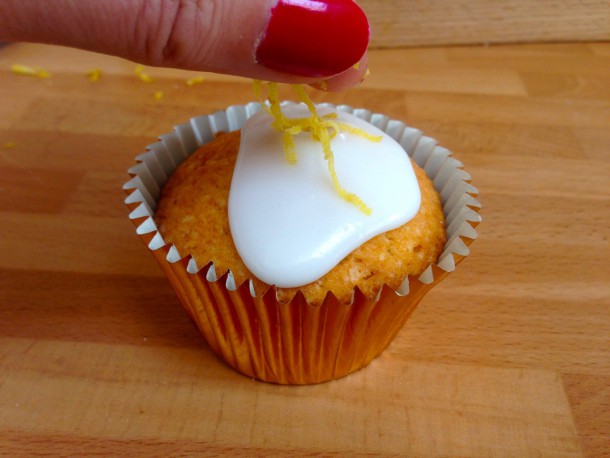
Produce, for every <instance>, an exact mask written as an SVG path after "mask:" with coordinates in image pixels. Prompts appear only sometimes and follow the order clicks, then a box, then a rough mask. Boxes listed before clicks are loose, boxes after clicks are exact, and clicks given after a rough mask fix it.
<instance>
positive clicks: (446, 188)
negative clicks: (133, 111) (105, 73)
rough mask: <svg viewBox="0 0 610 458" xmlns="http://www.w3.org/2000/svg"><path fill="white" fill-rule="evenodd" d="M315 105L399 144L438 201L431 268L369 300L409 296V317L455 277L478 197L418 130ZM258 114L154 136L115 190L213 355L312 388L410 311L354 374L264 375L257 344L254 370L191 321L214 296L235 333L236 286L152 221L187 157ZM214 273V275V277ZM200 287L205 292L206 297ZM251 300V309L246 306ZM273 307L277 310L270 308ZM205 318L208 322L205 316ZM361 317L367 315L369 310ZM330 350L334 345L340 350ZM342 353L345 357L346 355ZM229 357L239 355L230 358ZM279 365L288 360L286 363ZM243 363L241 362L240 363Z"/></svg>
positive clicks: (455, 164) (239, 347)
mask: <svg viewBox="0 0 610 458" xmlns="http://www.w3.org/2000/svg"><path fill="white" fill-rule="evenodd" d="M285 103H292V102H285ZM320 106H321V107H330V108H336V109H337V110H339V111H345V112H348V113H351V114H353V115H355V116H357V117H359V118H362V119H364V120H365V121H368V122H370V123H371V124H373V125H375V126H376V127H378V128H379V129H381V130H383V131H385V132H386V133H387V134H388V135H390V136H391V137H392V138H394V139H395V140H396V141H397V142H398V143H400V145H401V146H402V147H403V148H404V150H405V151H406V153H407V154H408V155H409V156H410V157H411V158H412V159H413V160H414V161H415V162H416V163H417V164H418V165H419V166H420V167H422V168H423V169H424V170H425V171H426V173H427V174H428V176H429V177H430V178H431V179H432V181H433V182H434V186H435V188H436V190H437V191H438V192H439V194H440V196H441V201H442V205H443V211H444V214H445V219H446V230H447V242H446V243H445V246H444V249H443V252H442V254H441V255H440V256H439V259H438V261H437V263H436V264H433V265H431V266H429V267H428V269H426V271H424V272H423V273H422V274H421V275H420V276H419V277H418V278H416V279H413V278H409V277H407V278H405V279H404V281H403V282H402V285H401V286H400V288H399V289H398V290H397V291H394V292H391V291H390V292H389V291H388V290H391V288H387V287H384V288H383V289H382V290H381V291H380V292H379V295H378V298H377V299H379V298H380V297H381V296H384V298H383V299H384V300H385V301H386V302H387V303H391V302H392V301H393V299H392V297H391V295H392V294H394V295H395V296H396V297H404V296H408V295H409V294H410V293H411V296H413V297H412V298H410V301H409V303H405V307H407V308H409V309H410V310H411V311H412V309H414V308H415V305H416V304H417V302H418V301H419V299H421V297H422V296H423V295H424V294H425V293H426V292H427V290H428V289H429V288H430V287H432V285H433V284H435V282H438V281H440V279H442V278H443V277H444V276H445V275H447V274H448V273H449V272H452V271H453V270H455V267H456V265H457V263H458V262H460V261H461V260H462V259H463V258H464V257H466V256H468V254H469V248H468V245H469V244H470V242H472V241H473V240H474V239H475V238H476V237H477V233H476V230H475V227H476V225H477V224H478V223H479V222H480V221H481V217H480V216H479V214H478V213H477V209H478V208H480V207H481V205H480V204H479V202H478V201H477V200H476V199H475V197H474V196H476V195H477V193H478V191H477V189H476V188H475V187H473V186H472V185H471V184H470V183H469V181H470V175H469V174H468V173H466V172H465V171H464V170H463V169H462V164H461V163H460V162H459V161H458V160H456V159H454V158H453V157H451V153H450V152H449V151H448V150H447V149H445V148H443V147H440V146H438V145H437V142H436V140H434V139H432V138H430V137H426V136H424V135H423V134H422V132H421V131H420V130H418V129H414V128H412V127H409V126H407V125H405V124H404V123H403V122H401V121H398V120H394V119H390V118H388V117H387V116H385V115H382V114H378V113H371V112H370V111H369V110H366V109H361V108H356V109H354V108H351V107H349V106H347V105H338V106H335V105H331V104H321V105H320ZM260 109H261V106H260V104H259V103H258V102H251V103H249V104H247V105H238V106H231V107H229V108H227V109H226V110H224V111H218V112H216V113H213V114H211V115H204V116H199V117H196V118H192V119H191V120H190V121H189V122H187V123H185V124H180V125H178V126H176V127H175V128H174V130H173V131H172V132H171V133H168V134H164V135H162V136H160V139H159V141H158V142H156V143H154V144H152V145H149V146H148V147H147V152H145V153H142V154H140V155H139V156H137V158H136V160H137V164H136V165H135V166H133V167H131V168H130V169H129V171H128V172H129V174H130V175H131V177H132V178H131V179H130V180H129V181H128V182H127V183H125V185H124V186H123V188H124V189H125V191H126V192H127V193H128V196H127V198H126V199H125V203H126V204H127V205H128V207H129V208H130V209H131V213H130V215H129V218H130V219H131V220H132V221H133V222H134V224H135V225H136V233H137V234H138V235H139V236H140V237H141V238H142V239H143V240H144V241H145V243H147V244H148V247H149V249H150V250H151V251H152V252H153V254H154V255H155V258H157V260H158V261H159V262H160V264H161V267H162V268H163V269H164V271H165V272H166V274H167V275H168V277H169V278H170V282H171V283H172V285H173V286H174V288H175V289H176V292H177V294H178V296H179V297H180V299H181V301H182V302H183V305H185V308H186V309H187V312H188V313H189V314H190V315H191V317H193V319H194V320H195V321H196V322H197V324H198V326H199V327H200V329H201V330H202V332H203V333H204V335H206V338H207V339H208V341H212V342H209V343H210V345H211V346H212V348H213V349H214V351H216V353H218V354H219V355H220V356H221V357H223V358H224V359H225V361H227V362H228V363H229V364H230V365H232V366H233V367H235V368H236V369H237V370H240V371H241V372H243V373H246V374H248V375H252V376H255V377H257V378H260V379H262V380H269V381H274V382H279V383H314V382H319V381H323V380H326V379H329V378H335V377H338V376H342V375H345V374H346V373H348V372H350V371H352V370H355V369H358V368H359V367H361V365H362V364H366V363H368V361H370V359H372V358H373V357H374V356H377V354H378V353H379V352H380V351H381V350H382V349H383V348H385V345H387V344H388V343H389V341H391V339H392V338H393V336H394V335H395V334H396V333H397V332H398V330H399V329H400V327H402V325H403V324H404V321H406V319H407V317H408V315H410V311H409V312H405V314H404V316H402V317H400V319H397V322H396V323H395V324H391V325H388V326H386V327H391V328H394V330H393V331H392V332H388V333H387V337H386V338H385V339H386V340H387V341H386V342H385V343H384V344H383V345H381V346H379V345H375V349H374V350H372V349H370V350H364V349H363V350H362V351H363V352H365V351H366V352H368V353H367V355H361V359H362V361H364V362H362V363H358V365H356V366H354V367H349V365H348V366H346V367H345V368H341V369H340V370H335V371H333V372H332V373H329V374H330V375H329V374H322V375H320V377H317V378H316V377H314V376H312V377H309V375H308V374H304V373H303V364H305V363H304V362H303V361H302V359H303V358H304V357H303V356H301V360H300V361H298V362H297V363H295V362H294V361H293V362H290V361H289V364H284V365H281V367H280V368H268V367H267V366H269V365H271V363H270V362H269V361H266V360H264V355H263V356H261V354H260V353H261V352H262V350H261V348H259V347H261V345H262V344H261V343H260V342H254V340H256V338H255V337H249V340H250V342H248V345H249V346H250V348H251V349H252V350H253V353H259V354H257V355H255V356H253V357H252V358H253V359H254V363H253V362H251V361H247V360H248V358H246V357H244V355H243V353H244V349H243V342H237V343H235V345H233V344H231V342H228V343H227V342H225V341H226V340H227V337H226V336H222V335H219V334H221V333H220V332H218V331H217V330H216V329H215V328H214V322H216V321H217V320H218V317H210V316H208V317H204V319H203V322H202V321H201V320H198V319H197V316H196V315H197V314H202V315H204V312H203V311H202V310H200V309H201V307H199V306H197V303H198V302H199V301H200V300H201V298H200V297H198V295H203V296H206V297H208V296H209V295H210V294H214V295H218V296H217V297H216V299H214V301H217V302H218V304H220V305H219V306H218V307H219V310H220V311H219V312H218V314H219V315H222V314H225V315H231V316H229V318H228V319H229V320H230V321H231V320H232V321H233V322H235V323H237V327H238V328H239V329H238V331H239V333H240V334H243V332H242V329H241V328H242V326H241V324H239V319H237V318H235V317H234V316H232V315H234V314H235V312H234V311H226V310H224V309H226V308H227V305H226V304H225V299H226V297H225V296H226V295H227V294H232V293H234V295H235V297H233V298H229V299H228V302H227V303H228V304H230V305H229V306H228V307H232V306H233V305H235V304H234V302H235V301H237V302H239V303H242V302H245V301H246V300H247V298H246V299H244V298H243V297H242V296H241V294H242V288H239V290H238V288H237V287H238V286H239V285H236V284H235V281H234V279H233V276H232V275H231V274H230V273H229V274H228V275H223V276H221V277H219V276H218V275H217V273H216V271H215V269H214V265H213V264H212V265H207V266H201V265H197V263H196V262H195V260H194V259H192V258H191V257H190V256H189V254H188V253H179V252H178V249H177V248H176V247H175V246H174V245H168V244H166V242H165V241H164V239H163V236H162V235H161V234H160V233H159V231H158V228H157V226H156V224H155V222H154V220H153V214H154V211H155V209H156V205H157V199H158V198H159V196H160V193H161V189H162V188H163V186H164V184H165V182H166V181H167V179H168V177H169V176H170V175H171V174H172V173H173V171H174V170H175V168H176V167H177V166H178V165H179V164H180V163H181V162H182V161H183V160H184V159H185V158H186V157H188V155H190V154H191V153H193V152H194V151H196V150H197V148H198V147H200V146H201V145H203V144H205V143H207V142H209V141H210V140H212V139H213V137H214V136H215V134H216V133H218V132H228V131H233V130H238V129H240V128H241V126H242V125H243V124H244V122H245V121H246V120H247V119H248V118H249V117H250V116H252V115H253V114H254V113H256V112H257V111H259V110H260ZM160 254H162V255H163V256H164V257H165V260H166V261H167V262H168V263H169V265H170V267H168V266H167V265H163V263H162V261H163V260H162V259H161V260H160V258H159V255H160ZM180 263H182V264H183V265H184V268H176V266H177V265H178V264H180ZM172 266H173V267H172ZM202 268H205V269H207V270H206V271H204V274H205V277H204V281H207V282H208V284H207V285H203V286H202V285H201V283H198V282H201V276H200V274H199V273H200V269H202ZM219 274H220V275H222V273H219ZM188 276H192V277H193V278H192V279H191V280H189V279H188ZM184 277H186V278H184ZM219 278H220V279H223V278H224V284H222V285H219V283H220V282H218V280H219ZM193 285H194V286H193ZM222 287H224V288H226V291H225V292H223V290H222ZM208 288H209V289H210V291H212V293H210V292H209V291H207V289H208ZM219 288H220V289H219ZM204 290H205V291H204ZM245 291H246V294H248V293H249V294H250V296H251V299H250V300H247V302H248V304H245V307H249V306H250V305H251V303H256V304H259V307H263V308H264V307H265V305H260V304H267V302H268V301H267V302H265V301H266V298H265V297H263V298H256V297H255V293H254V289H253V287H252V284H251V282H250V284H249V288H248V289H246V290H245ZM392 291H393V290H392ZM354 292H355V294H354V295H353V299H352V301H354V297H355V298H356V299H357V301H359V303H364V302H365V300H364V297H362V294H361V293H359V292H358V291H357V289H355V290H354ZM219 298H220V299H219ZM252 298H253V299H252ZM327 299H328V298H327ZM377 299H376V300H377ZM253 300H254V302H252V301H253ZM276 301H277V298H276ZM293 301H296V303H300V302H299V301H300V298H295V299H294V300H293ZM325 302H327V301H325ZM411 302H412V303H411ZM189 304H190V305H189ZM193 304H195V305H193ZM249 304H250V305H249ZM291 304H292V302H291ZM367 304H368V305H367V307H370V310H374V307H375V305H376V304H375V301H372V302H371V301H367ZM242 305H244V304H242ZM275 305H276V306H277V305H278V304H275ZM215 306H216V305H215ZM299 306H300V305H299ZM195 309H196V310H195ZM221 309H222V310H221ZM205 313H207V314H208V315H209V313H210V312H205ZM257 313H258V312H257ZM282 313H283V312H282ZM340 313H343V312H340ZM367 313H371V312H370V311H369V312H367ZM353 314H354V313H353ZM288 316H290V315H288ZM248 319H250V320H251V319H252V318H248V317H245V318H243V319H242V320H245V321H246V322H247V321H248ZM348 319H352V318H348ZM215 320H216V321H215ZM358 320H361V318H358ZM365 325H366V324H363V326H365ZM363 329H364V327H363ZM259 332H260V330H259ZM242 337H243V336H242ZM261 339H264V338H261V337H260V335H259V337H258V340H261ZM214 340H218V342H219V343H214V342H213V341H214ZM352 343H353V342H352ZM269 345H270V347H273V345H271V344H269ZM283 345H284V346H285V345H289V346H290V344H286V343H285V342H284V344H282V342H280V343H279V344H278V345H276V346H279V348H280V350H277V349H276V348H275V347H274V349H273V350H266V351H267V352H276V353H277V352H278V351H280V352H282V351H283V350H281V347H282V346H283ZM337 345H338V346H341V345H340V344H337ZM356 346H358V345H356ZM255 347H256V348H255ZM380 349H381V350H380ZM324 351H326V350H324ZM342 351H343V352H344V353H345V350H342ZM349 351H350V352H352V350H349ZM236 352H237V353H240V354H236ZM353 352H354V354H355V352H356V350H353ZM371 352H374V353H375V354H372V353H371ZM369 353H370V354H369ZM305 355H306V356H305V357H309V356H307V355H308V353H305ZM277 356H278V355H277V354H276V355H275V356H273V357H272V358H271V360H273V359H274V358H276V357H277ZM280 356H281V355H280ZM261 358H263V360H262V361H260V359H261ZM354 358H355V357H354ZM280 359H282V358H280ZM284 359H287V360H289V359H290V358H284ZM243 361H246V362H245V363H244V362H243ZM272 362H273V361H272ZM257 363H258V366H257V367H253V364H254V365H256V364H257ZM295 364H296V366H299V364H300V366H299V367H300V369H299V372H298V373H296V372H295V373H290V372H291V370H292V367H293V366H294V365H295ZM295 370H296V369H295Z"/></svg>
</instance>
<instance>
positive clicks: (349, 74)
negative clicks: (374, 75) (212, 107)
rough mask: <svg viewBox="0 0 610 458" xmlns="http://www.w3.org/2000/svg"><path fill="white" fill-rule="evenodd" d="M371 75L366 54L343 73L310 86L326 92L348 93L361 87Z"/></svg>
mask: <svg viewBox="0 0 610 458" xmlns="http://www.w3.org/2000/svg"><path fill="white" fill-rule="evenodd" d="M368 74H369V67H368V56H367V54H366V53H365V54H364V55H363V56H362V58H361V59H360V61H358V62H357V63H356V64H354V65H353V66H351V67H350V68H348V69H347V70H345V71H344V72H343V73H339V74H338V75H335V76H332V77H330V78H327V79H325V80H322V81H317V82H315V83H310V86H312V87H314V88H316V89H318V90H321V91H324V92H340V91H346V90H348V89H351V88H353V87H356V86H358V85H360V84H361V83H362V82H363V81H364V79H365V78H366V76H367V75H368Z"/></svg>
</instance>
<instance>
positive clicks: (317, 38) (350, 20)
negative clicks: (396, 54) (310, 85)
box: [256, 0, 369, 77]
mask: <svg viewBox="0 0 610 458" xmlns="http://www.w3.org/2000/svg"><path fill="white" fill-rule="evenodd" d="M368 43H369V23H368V20H367V18H366V15H365V14H364V12H363V11H362V10H361V9H360V7H359V6H358V5H357V4H356V3H355V2H354V1H353V0H279V1H278V3H277V5H276V6H275V7H273V9H272V10H271V19H270V20H269V24H268V25H267V29H266V30H265V32H263V35H262V37H261V41H260V43H259V45H258V47H257V49H256V60H257V62H258V63H260V64H262V65H264V66H266V67H269V68H272V69H274V70H278V71H281V72H286V73H292V74H295V75H300V76H308V77H328V76H332V75H336V74H338V73H341V72H343V71H344V70H347V69H348V68H349V67H351V66H352V65H354V64H355V63H356V62H358V61H359V60H360V58H361V57H362V56H363V54H364V52H365V51H366V48H367V46H368Z"/></svg>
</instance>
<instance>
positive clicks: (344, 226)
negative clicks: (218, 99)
mask: <svg viewBox="0 0 610 458" xmlns="http://www.w3.org/2000/svg"><path fill="white" fill-rule="evenodd" d="M282 113H283V116H286V117H287V118H288V119H290V120H297V119H307V118H308V116H310V111H309V109H308V107H307V106H306V105H305V104H299V105H290V106H286V107H283V108H282ZM317 115H318V116H319V117H320V118H322V119H332V120H333V122H332V124H333V125H334V126H336V127H335V128H336V129H337V128H338V129H339V130H338V132H334V134H335V135H334V136H333V138H332V139H331V140H330V146H331V148H332V157H330V158H329V157H328V155H325V154H324V153H323V147H322V145H321V144H320V142H318V141H314V140H313V139H312V134H311V132H300V133H298V134H297V135H294V136H293V138H292V145H293V151H294V152H296V155H295V156H294V157H293V158H292V160H291V161H290V160H287V159H286V158H285V155H284V149H285V134H283V133H282V132H280V131H279V130H278V129H276V128H274V127H272V124H273V122H274V118H273V116H272V115H271V114H270V113H269V112H267V111H263V110H261V111H260V112H259V113H257V114H255V115H254V116H253V117H251V118H250V119H249V120H248V121H247V122H246V124H245V125H244V126H243V128H242V132H241V143H240V147H239V153H238V156H237V161H236V165H235V170H234V172H233V177H232V182H231V186H230V193H229V200H228V214H229V223H230V230H231V235H232V238H233V242H234V243H235V247H236V249H237V251H238V253H239V255H240V257H241V259H242V260H243V262H244V264H245V265H246V266H247V268H248V269H249V270H250V271H251V272H252V274H253V275H254V276H255V277H257V278H258V279H260V280H261V281H263V282H265V283H267V284H269V285H276V286H278V287H281V288H293V287H300V286H303V285H306V284H309V283H311V282H314V281H316V280H318V279H320V278H321V277H323V276H324V275H325V274H327V273H328V272H329V271H330V270H331V269H333V268H334V267H335V266H336V265H337V264H338V263H339V262H340V261H341V260H342V259H344V258H345V257H346V256H347V255H348V254H349V253H351V252H353V251H354V250H355V249H356V248H357V247H359V246H360V245H362V244H363V243H364V242H366V241H368V240H370V239H372V238H373V237H375V236H377V235H379V234H382V233H385V232H387V231H389V230H392V229H396V228H398V227H400V226H402V225H404V224H405V223H407V222H408V221H409V220H411V219H412V218H413V217H414V216H415V215H416V214H417V212H418V210H419V208H420V202H421V196H420V189H419V185H418V182H417V179H416V177H415V173H414V171H413V167H412V165H411V161H410V160H409V158H408V156H407V155H406V154H405V152H404V150H403V149H402V147H401V146H400V145H399V144H398V143H396V141H394V140H393V139H392V138H391V137H389V136H388V135H386V134H385V133H383V132H382V131H380V130H379V129H377V128H376V127H374V126H372V125H371V124H369V123H367V122H365V121H363V120H362V119H360V118H357V117H355V116H353V115H351V114H348V113H345V112H336V111H335V110H332V109H330V108H326V109H323V110H318V112H317ZM340 126H343V128H340ZM327 160H332V161H333V163H332V168H333V171H334V173H336V177H335V178H336V180H337V182H339V181H340V183H341V187H343V186H344V189H346V190H349V191H345V193H346V194H348V195H352V196H356V198H357V203H361V205H357V204H355V203H354V201H349V199H345V198H342V195H341V194H340V193H339V192H337V185H336V182H334V181H333V177H332V174H331V173H330V170H329V169H330V167H327ZM289 162H292V163H289ZM343 197H344V196H343Z"/></svg>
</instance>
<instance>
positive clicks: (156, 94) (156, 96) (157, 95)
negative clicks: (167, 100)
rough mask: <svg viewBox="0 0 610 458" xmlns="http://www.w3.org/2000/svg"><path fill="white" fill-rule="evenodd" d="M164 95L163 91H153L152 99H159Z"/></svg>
mask: <svg viewBox="0 0 610 458" xmlns="http://www.w3.org/2000/svg"><path fill="white" fill-rule="evenodd" d="M164 96H165V94H164V93H163V91H156V92H154V93H153V99H155V100H161V99H162V98H163V97H164Z"/></svg>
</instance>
